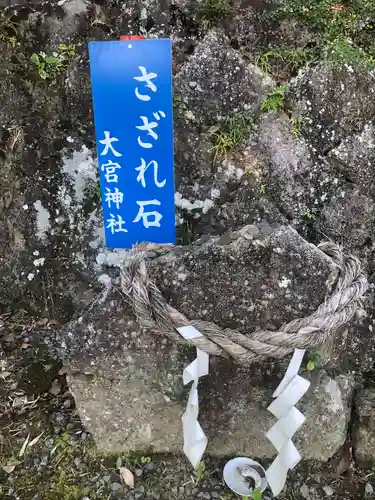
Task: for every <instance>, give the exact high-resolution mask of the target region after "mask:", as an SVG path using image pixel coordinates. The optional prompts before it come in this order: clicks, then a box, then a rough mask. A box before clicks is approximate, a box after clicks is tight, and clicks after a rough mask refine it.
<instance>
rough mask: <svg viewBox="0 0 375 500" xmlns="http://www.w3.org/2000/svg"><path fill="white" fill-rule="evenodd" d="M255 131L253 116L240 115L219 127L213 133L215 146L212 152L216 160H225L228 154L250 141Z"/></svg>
mask: <svg viewBox="0 0 375 500" xmlns="http://www.w3.org/2000/svg"><path fill="white" fill-rule="evenodd" d="M254 131H255V123H254V118H253V116H252V115H246V114H244V113H239V114H237V115H235V116H233V117H231V118H229V119H228V120H226V121H225V122H224V123H223V124H222V125H221V126H218V127H217V128H216V129H214V131H213V132H212V131H211V133H212V142H213V146H212V148H211V151H212V152H213V153H214V155H215V159H216V158H225V156H227V154H228V153H229V152H230V151H232V150H233V149H234V148H235V147H237V146H238V145H240V144H241V143H242V142H244V141H246V140H247V139H249V138H250V137H251V136H252V134H253V133H254Z"/></svg>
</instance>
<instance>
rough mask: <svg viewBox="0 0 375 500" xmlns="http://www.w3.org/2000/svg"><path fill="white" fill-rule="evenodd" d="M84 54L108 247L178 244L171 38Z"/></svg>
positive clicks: (94, 45) (94, 48) (109, 45)
mask: <svg viewBox="0 0 375 500" xmlns="http://www.w3.org/2000/svg"><path fill="white" fill-rule="evenodd" d="M89 52H90V66H91V81H92V95H93V101H94V117H95V129H96V144H97V150H98V163H99V172H100V186H101V194H102V204H103V214H104V227H105V237H106V245H107V247H109V248H130V247H131V246H132V245H134V244H135V243H140V242H152V243H175V240H176V234H175V233H176V230H175V211H174V176H173V119H172V57H171V42H170V40H134V41H133V40H131V41H118V42H117V41H113V42H90V43H89Z"/></svg>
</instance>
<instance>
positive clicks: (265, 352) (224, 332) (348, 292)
mask: <svg viewBox="0 0 375 500" xmlns="http://www.w3.org/2000/svg"><path fill="white" fill-rule="evenodd" d="M318 248H319V249H320V250H321V251H323V252H324V253H325V254H326V255H328V256H329V257H330V258H331V259H332V261H333V263H334V264H335V266H336V267H337V268H338V272H339V275H338V280H337V283H336V288H335V290H334V292H333V293H332V295H331V296H330V297H329V298H328V299H327V300H326V301H325V302H324V303H323V304H321V305H320V306H319V307H318V309H317V310H316V311H315V312H314V313H312V314H311V315H310V316H307V317H306V318H300V319H295V320H293V321H291V322H290V323H287V324H285V325H283V326H282V327H281V329H280V330H278V331H268V330H261V331H256V332H254V333H251V334H249V335H244V334H242V333H240V332H238V331H237V330H230V329H228V328H225V329H222V328H220V327H218V326H217V325H215V324H214V323H211V322H208V321H201V320H191V321H190V320H188V319H187V318H186V317H185V316H184V315H183V314H181V313H180V312H179V311H177V310H176V309H174V308H173V307H172V306H171V305H169V304H168V303H167V301H166V300H165V299H164V297H163V296H162V294H161V292H160V291H159V289H158V288H157V287H156V285H155V283H153V282H152V281H151V280H150V279H149V277H148V272H147V267H146V261H145V253H146V252H147V250H148V247H147V245H137V246H135V247H133V249H132V250H130V251H129V252H128V253H127V256H126V258H125V261H124V266H123V270H122V273H121V289H122V292H123V294H124V295H125V297H126V298H127V300H128V301H129V303H130V304H131V306H132V308H133V311H134V314H135V316H136V318H137V320H138V322H139V324H140V326H142V327H144V328H147V329H150V330H153V331H154V332H156V333H159V334H163V335H167V336H168V337H169V338H170V339H171V340H173V341H175V342H179V343H181V342H183V343H186V342H187V341H186V340H185V339H183V338H182V337H181V335H180V334H179V333H178V332H177V330H176V328H177V327H181V326H187V325H192V326H194V327H195V328H196V329H197V330H199V332H201V333H202V335H203V337H200V338H197V339H192V340H190V341H188V342H189V343H190V344H191V345H193V346H195V347H198V348H199V349H201V350H202V351H205V352H207V353H208V354H210V355H214V356H226V357H232V358H233V359H235V360H236V361H237V362H238V363H240V364H242V365H250V364H251V363H253V362H255V361H261V360H262V359H264V358H267V357H273V358H282V357H284V356H286V355H287V354H289V353H291V352H292V351H293V350H294V349H295V348H300V349H306V348H311V347H314V346H317V345H320V344H323V343H324V342H326V341H327V340H328V339H329V337H330V336H331V335H332V334H333V332H334V331H335V330H337V328H339V327H340V326H342V325H344V324H346V323H348V322H349V321H350V320H351V319H352V318H353V316H354V315H355V314H356V312H358V311H359V310H361V309H362V298H363V296H364V294H365V293H366V291H367V289H368V281H367V278H366V276H365V274H364V273H363V271H362V269H361V263H360V261H359V260H358V259H357V258H356V257H354V256H352V255H344V253H343V252H342V250H341V249H340V248H339V247H338V246H337V245H335V244H333V243H322V244H320V245H319V246H318Z"/></svg>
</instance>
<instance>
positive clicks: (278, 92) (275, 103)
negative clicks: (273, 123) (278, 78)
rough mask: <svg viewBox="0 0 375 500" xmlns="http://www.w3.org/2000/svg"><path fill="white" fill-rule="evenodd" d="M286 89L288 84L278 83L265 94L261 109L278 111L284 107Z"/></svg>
mask: <svg viewBox="0 0 375 500" xmlns="http://www.w3.org/2000/svg"><path fill="white" fill-rule="evenodd" d="M287 90H288V85H286V84H284V85H278V86H277V87H276V88H274V89H273V90H271V92H270V93H269V94H268V95H267V96H266V98H265V99H264V101H263V104H262V107H261V111H265V112H267V111H273V112H274V113H279V112H280V111H282V110H283V109H284V101H285V94H286V91H287Z"/></svg>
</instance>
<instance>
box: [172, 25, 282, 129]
mask: <svg viewBox="0 0 375 500" xmlns="http://www.w3.org/2000/svg"><path fill="white" fill-rule="evenodd" d="M273 85H274V83H273V81H272V79H271V78H270V77H269V76H267V75H266V74H264V73H263V72H262V71H260V70H259V68H257V67H256V66H254V65H252V64H249V63H248V62H246V61H245V60H244V59H243V58H242V57H241V56H240V55H239V54H238V52H237V51H235V50H234V49H233V48H231V47H230V46H229V40H228V38H227V37H226V36H225V34H224V33H223V32H222V31H220V30H218V31H216V30H213V31H211V32H209V33H208V34H207V35H206V37H205V38H204V40H203V41H202V42H201V43H200V44H198V46H197V47H196V49H195V51H194V54H193V55H192V56H191V57H190V58H189V59H188V61H187V62H186V63H185V64H184V66H183V67H182V68H181V70H180V72H179V73H178V74H177V75H176V78H175V87H176V89H177V90H178V93H179V96H180V98H181V100H182V102H183V103H185V104H186V106H187V107H188V109H189V110H191V111H192V113H193V114H194V115H195V118H196V120H197V121H198V122H199V123H200V124H206V125H212V124H215V123H217V122H218V121H220V120H222V119H223V118H225V117H226V116H230V115H233V113H234V112H239V111H247V112H249V113H256V112H258V111H259V110H260V106H261V103H262V100H263V98H264V97H265V96H266V94H267V92H268V91H269V90H270V89H271V88H272V87H273ZM202 104H203V106H202Z"/></svg>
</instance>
